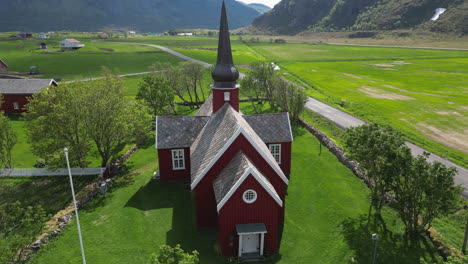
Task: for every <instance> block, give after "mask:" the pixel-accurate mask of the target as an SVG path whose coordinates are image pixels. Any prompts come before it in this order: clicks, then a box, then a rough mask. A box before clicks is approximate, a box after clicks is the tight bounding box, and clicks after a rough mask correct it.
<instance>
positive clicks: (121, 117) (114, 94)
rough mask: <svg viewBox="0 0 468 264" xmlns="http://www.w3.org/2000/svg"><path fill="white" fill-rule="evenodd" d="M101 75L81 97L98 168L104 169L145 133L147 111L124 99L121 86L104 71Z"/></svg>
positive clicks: (116, 79) (148, 123)
mask: <svg viewBox="0 0 468 264" xmlns="http://www.w3.org/2000/svg"><path fill="white" fill-rule="evenodd" d="M103 74H104V78H103V79H101V80H98V81H97V82H96V83H94V84H92V85H91V87H88V88H87V89H86V90H85V91H84V92H85V93H84V95H82V97H84V101H85V103H84V105H83V112H84V118H85V119H84V122H85V124H86V128H87V131H88V133H89V137H90V138H91V139H92V141H93V142H94V144H95V146H96V148H97V151H98V153H99V155H100V156H101V166H102V167H105V166H106V165H107V162H108V161H109V159H110V158H111V157H112V156H113V155H114V154H117V153H118V152H119V151H120V150H121V149H122V147H123V145H125V144H126V143H129V142H132V141H138V140H139V138H138V137H137V135H142V133H143V134H145V132H147V131H148V130H149V128H150V125H151V118H150V117H149V116H148V115H146V114H145V112H148V110H147V109H144V108H142V107H141V106H139V105H138V104H130V103H129V102H128V101H127V100H126V99H125V92H124V89H123V84H122V82H121V80H120V79H119V78H118V77H116V76H113V75H112V74H111V73H110V72H109V71H108V70H106V69H104V73H103ZM140 129H141V130H143V131H139V130H140Z"/></svg>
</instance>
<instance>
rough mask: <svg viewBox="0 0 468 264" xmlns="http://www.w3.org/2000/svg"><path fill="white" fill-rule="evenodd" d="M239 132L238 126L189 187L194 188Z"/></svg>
mask: <svg viewBox="0 0 468 264" xmlns="http://www.w3.org/2000/svg"><path fill="white" fill-rule="evenodd" d="M240 133H241V129H240V128H239V129H238V130H237V131H236V132H235V133H234V134H233V135H232V136H231V138H229V139H228V141H227V142H226V144H224V146H223V147H222V148H221V149H220V150H219V151H218V153H216V156H215V157H214V158H213V159H212V160H211V161H210V163H208V166H206V168H205V169H204V170H203V171H202V173H201V174H200V176H198V177H197V178H196V179H195V181H194V182H192V184H191V186H190V187H191V189H192V190H193V189H195V187H196V186H197V184H198V183H199V182H200V181H201V180H202V179H203V177H204V176H205V174H206V173H207V172H208V171H209V170H210V169H211V167H213V166H214V164H215V163H216V162H217V161H218V160H219V158H220V157H221V155H223V154H224V152H226V150H227V149H228V148H229V146H231V144H232V143H233V142H234V140H236V138H237V137H238V136H239V134H240Z"/></svg>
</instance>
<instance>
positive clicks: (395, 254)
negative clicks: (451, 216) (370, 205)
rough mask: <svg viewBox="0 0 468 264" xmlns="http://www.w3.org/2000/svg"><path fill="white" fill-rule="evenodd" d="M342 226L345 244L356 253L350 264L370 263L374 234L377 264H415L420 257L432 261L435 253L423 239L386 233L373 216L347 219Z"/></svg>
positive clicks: (383, 225)
mask: <svg viewBox="0 0 468 264" xmlns="http://www.w3.org/2000/svg"><path fill="white" fill-rule="evenodd" d="M341 227H342V233H343V236H344V239H345V241H346V242H347V243H348V245H349V247H350V248H351V249H352V250H354V252H355V256H354V262H353V263H372V257H373V252H374V246H375V242H374V240H372V238H371V236H372V234H374V233H375V234H377V235H378V237H379V246H378V254H377V263H398V264H406V263H408V264H417V263H419V262H420V258H421V257H423V258H429V259H431V260H433V259H435V256H436V254H437V253H436V252H435V249H434V248H433V247H432V245H431V244H430V241H428V240H427V239H426V238H424V237H419V238H416V239H414V240H412V241H409V240H407V239H406V238H405V237H404V236H403V234H395V233H393V232H391V231H390V230H388V229H387V228H386V225H385V222H384V221H383V220H382V219H381V218H376V217H374V216H371V217H368V215H360V216H358V217H357V218H348V219H346V220H344V221H343V222H342V223H341ZM350 263H351V262H350Z"/></svg>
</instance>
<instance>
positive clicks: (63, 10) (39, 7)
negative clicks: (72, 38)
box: [0, 0, 260, 32]
mask: <svg viewBox="0 0 468 264" xmlns="http://www.w3.org/2000/svg"><path fill="white" fill-rule="evenodd" d="M1 2H2V4H0V32H1V31H36V32H38V31H56V30H74V31H96V30H99V29H100V28H102V27H127V28H129V29H133V30H138V31H143V32H162V31H165V30H168V29H177V28H208V29H216V28H217V27H218V26H219V14H220V8H221V1H219V0H170V1H168V0H4V1H1ZM226 5H227V9H228V15H229V22H230V27H231V28H232V29H235V28H239V27H244V26H247V25H250V24H251V22H252V21H253V19H254V18H255V17H257V16H259V15H260V13H259V12H258V11H256V10H255V9H253V8H251V7H248V6H245V5H243V4H240V3H238V2H237V1H235V0H226Z"/></svg>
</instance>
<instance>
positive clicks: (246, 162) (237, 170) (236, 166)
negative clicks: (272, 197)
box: [213, 151, 278, 203]
mask: <svg viewBox="0 0 468 264" xmlns="http://www.w3.org/2000/svg"><path fill="white" fill-rule="evenodd" d="M249 169H252V170H253V171H255V172H256V173H257V174H258V176H260V180H261V181H262V182H263V183H265V185H266V186H267V187H268V189H270V190H271V191H272V192H273V193H274V194H276V195H278V194H277V193H276V190H275V188H274V187H273V185H271V183H270V181H269V180H268V179H267V178H266V177H265V176H264V175H263V174H262V173H261V172H260V171H259V170H258V169H257V167H256V166H255V165H254V164H253V163H252V161H251V160H250V159H249V158H248V157H247V156H246V155H245V154H244V153H243V152H241V151H239V152H237V154H236V155H235V156H234V158H232V160H231V161H230V162H229V163H228V165H227V166H226V167H225V168H224V169H223V171H222V172H221V173H220V174H219V176H218V178H216V180H215V181H214V182H213V189H214V194H215V198H216V203H220V202H221V201H222V200H223V198H224V197H225V196H226V195H227V193H228V192H229V190H231V188H232V187H233V186H234V185H235V184H236V183H237V182H238V181H239V180H240V178H241V177H242V175H244V173H245V172H247V170H249Z"/></svg>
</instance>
